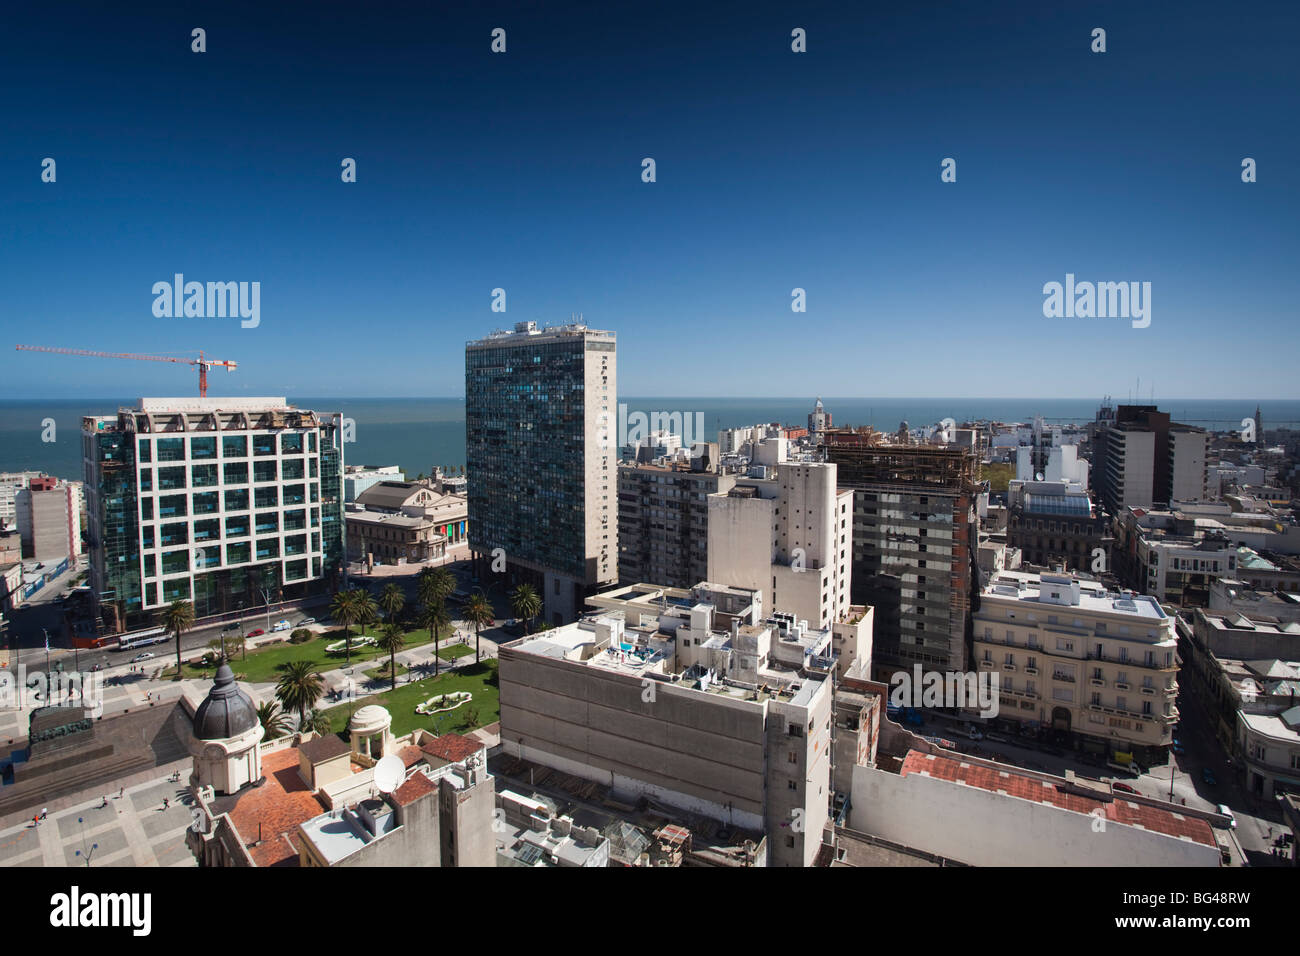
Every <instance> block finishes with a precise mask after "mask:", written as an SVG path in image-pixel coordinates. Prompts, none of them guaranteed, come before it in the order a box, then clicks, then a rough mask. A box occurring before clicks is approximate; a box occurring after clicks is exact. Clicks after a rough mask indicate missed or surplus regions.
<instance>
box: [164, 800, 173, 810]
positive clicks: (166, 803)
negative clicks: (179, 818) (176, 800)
mask: <svg viewBox="0 0 1300 956" xmlns="http://www.w3.org/2000/svg"><path fill="white" fill-rule="evenodd" d="M171 803H172V802H171V801H170V800H168V799H167V798H166V797H163V809H164V810H166V809H167V808H168V807H170V806H171Z"/></svg>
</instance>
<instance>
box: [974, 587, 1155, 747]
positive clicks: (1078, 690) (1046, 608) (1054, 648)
mask: <svg viewBox="0 0 1300 956" xmlns="http://www.w3.org/2000/svg"><path fill="white" fill-rule="evenodd" d="M974 631H975V634H974V642H973V650H974V656H975V661H974V663H975V665H976V666H977V667H978V668H979V669H980V670H981V671H991V672H993V673H996V674H997V675H998V678H999V693H1000V707H999V713H998V719H999V720H1003V721H1006V722H1008V723H1009V724H1011V725H1019V724H1028V725H1029V726H1030V727H1035V728H1037V727H1051V728H1052V729H1053V730H1056V731H1060V732H1063V733H1068V734H1070V735H1072V736H1073V738H1074V739H1075V740H1076V741H1077V743H1078V746H1079V747H1080V748H1081V749H1083V750H1086V751H1089V752H1092V753H1097V754H1106V755H1108V756H1113V755H1114V754H1116V753H1123V754H1130V755H1131V756H1132V758H1133V759H1135V760H1137V761H1138V762H1139V763H1142V764H1146V765H1149V764H1153V763H1163V762H1164V761H1165V760H1166V759H1167V755H1168V750H1167V748H1168V747H1169V745H1170V743H1171V742H1172V740H1173V727H1174V725H1175V724H1176V723H1177V722H1178V710H1177V708H1176V707H1175V706H1174V701H1175V698H1176V696H1177V693H1178V685H1177V681H1176V674H1177V669H1178V659H1177V656H1176V654H1175V647H1176V644H1177V636H1176V633H1175V630H1174V621H1173V619H1172V618H1170V617H1169V616H1168V615H1167V614H1165V612H1164V610H1163V609H1162V608H1161V607H1160V604H1159V603H1158V602H1157V601H1156V600H1155V599H1154V598H1151V597H1148V596H1145V595H1138V594H1133V593H1131V592H1113V591H1112V592H1108V591H1106V590H1105V589H1104V588H1103V587H1102V586H1101V585H1099V584H1097V583H1095V582H1092V581H1086V580H1081V579H1079V578H1078V577H1076V576H1074V575H1064V574H1041V575H1036V574H1029V573H1025V572H1012V571H1007V572H1003V573H1002V574H1000V575H998V576H997V577H996V578H994V579H993V580H992V581H990V582H989V584H988V585H987V586H986V587H985V588H984V589H983V590H982V592H981V593H980V608H979V610H978V611H977V612H976V613H975V615H974Z"/></svg>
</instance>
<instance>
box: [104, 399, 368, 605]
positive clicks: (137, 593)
mask: <svg viewBox="0 0 1300 956" xmlns="http://www.w3.org/2000/svg"><path fill="white" fill-rule="evenodd" d="M341 429H342V416H341V415H338V414H329V415H326V414H321V413H317V412H314V411H309V410H307V409H300V408H296V407H294V406H292V405H289V404H288V403H287V402H286V401H285V400H284V399H283V398H146V399H141V400H140V403H139V405H138V407H136V408H123V409H120V410H119V411H118V413H117V415H115V416H106V417H86V418H83V419H82V448H83V454H84V465H85V473H86V484H85V489H86V512H87V522H86V525H87V540H88V543H89V549H90V584H91V587H92V589H93V590H94V592H95V593H96V594H97V595H98V596H99V599H100V601H101V608H102V610H103V611H104V613H105V617H106V619H107V620H108V623H109V626H110V627H111V628H112V629H114V630H121V629H123V628H126V627H128V626H135V625H137V624H139V625H143V624H147V623H152V622H153V619H154V617H155V612H156V611H158V610H159V609H161V608H164V607H166V606H167V605H168V604H170V603H171V602H172V601H178V600H183V601H192V602H193V604H194V613H195V615H196V616H197V617H199V618H203V617H206V616H208V615H211V614H217V613H221V612H224V611H232V610H236V609H237V608H238V607H240V606H241V604H242V605H243V606H246V607H253V606H255V605H259V604H263V603H266V602H268V601H269V602H275V601H283V600H292V599H297V598H306V597H311V596H315V595H324V594H326V593H328V591H330V590H331V589H332V588H334V587H337V586H338V585H339V584H341V580H340V578H339V575H340V573H341V571H342V565H343V531H344V529H343V502H342V489H341V485H342V475H343V445H342V434H341Z"/></svg>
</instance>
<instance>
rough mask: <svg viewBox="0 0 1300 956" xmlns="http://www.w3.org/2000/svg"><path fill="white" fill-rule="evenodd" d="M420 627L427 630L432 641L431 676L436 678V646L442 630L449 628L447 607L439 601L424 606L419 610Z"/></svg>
mask: <svg viewBox="0 0 1300 956" xmlns="http://www.w3.org/2000/svg"><path fill="white" fill-rule="evenodd" d="M420 626H421V627H427V628H428V629H429V637H430V639H432V641H433V676H434V677H437V676H438V644H439V643H440V642H441V641H442V629H443V628H444V627H451V615H450V614H448V613H447V605H445V604H443V603H442V602H441V601H434V602H433V603H431V604H425V605H424V606H423V607H422V608H421V609H420Z"/></svg>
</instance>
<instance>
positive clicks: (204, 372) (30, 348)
mask: <svg viewBox="0 0 1300 956" xmlns="http://www.w3.org/2000/svg"><path fill="white" fill-rule="evenodd" d="M15 348H16V349H18V351H20V352H57V353H58V354H59V355H94V356H97V357H99V358H120V359H136V360H137V361H140V362H179V363H180V364H182V365H197V366H198V367H199V398H207V397H208V369H210V368H224V369H226V371H228V372H233V371H234V370H235V368H236V366H237V364H238V363H236V362H226V361H222V360H220V359H205V358H204V357H203V353H202V352H199V357H198V358H196V359H194V358H173V357H172V356H169V355H138V354H136V353H135V352H92V351H90V350H89V349H55V348H49V347H48V346H45V345H18V346H15Z"/></svg>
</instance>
